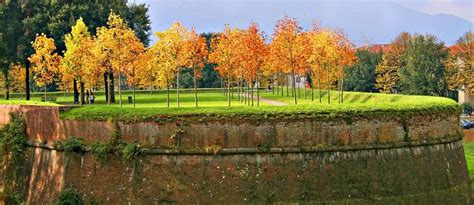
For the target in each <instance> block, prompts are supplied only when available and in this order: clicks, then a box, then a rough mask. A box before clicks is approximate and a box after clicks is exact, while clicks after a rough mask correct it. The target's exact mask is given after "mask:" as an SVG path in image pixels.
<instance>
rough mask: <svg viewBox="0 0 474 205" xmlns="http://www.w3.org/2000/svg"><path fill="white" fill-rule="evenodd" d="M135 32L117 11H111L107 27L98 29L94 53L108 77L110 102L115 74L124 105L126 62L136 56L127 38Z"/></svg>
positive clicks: (120, 101)
mask: <svg viewBox="0 0 474 205" xmlns="http://www.w3.org/2000/svg"><path fill="white" fill-rule="evenodd" d="M134 35H135V33H134V31H133V30H132V29H130V28H129V27H128V26H127V24H126V22H125V21H124V20H123V19H122V18H121V17H120V16H118V15H116V14H115V13H113V12H111V13H110V15H109V19H108V21H107V27H100V28H98V29H97V38H96V43H95V46H94V48H93V55H94V57H95V58H96V60H97V62H98V65H99V66H101V67H103V68H105V70H106V72H107V74H108V79H107V88H108V89H106V90H108V93H107V94H108V98H107V99H108V104H109V105H110V104H111V102H112V93H113V84H112V81H113V78H114V76H113V75H114V74H115V73H116V74H117V77H118V91H119V103H120V106H122V75H123V74H124V71H125V69H126V67H125V66H126V64H127V63H128V62H129V61H130V58H133V57H131V56H134V55H135V54H134V52H135V51H134V50H133V49H130V48H131V47H129V46H128V45H127V43H128V42H129V41H128V40H127V38H130V36H134Z"/></svg>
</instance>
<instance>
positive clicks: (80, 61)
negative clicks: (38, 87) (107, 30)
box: [61, 18, 92, 105]
mask: <svg viewBox="0 0 474 205" xmlns="http://www.w3.org/2000/svg"><path fill="white" fill-rule="evenodd" d="M90 41H92V38H91V36H90V33H89V31H88V30H87V26H86V24H85V23H84V21H83V20H82V18H79V19H78V20H77V23H76V25H75V26H73V27H72V29H71V32H70V33H68V34H66V36H65V37H64V42H65V45H66V49H67V50H66V52H64V58H63V61H62V66H61V68H62V69H61V76H62V80H63V81H65V82H71V80H72V81H73V83H74V84H75V85H76V82H79V84H80V87H81V98H80V103H81V105H83V104H84V103H85V102H84V101H85V100H84V96H85V95H84V83H85V80H84V75H85V74H87V73H90V70H86V68H85V67H86V64H87V62H88V61H90V60H91V57H92V53H91V50H90V48H91V45H92V44H91V43H90ZM89 80H90V79H89ZM74 88H76V87H75V86H74ZM76 93H77V89H74V96H75V97H76V96H77V94H76ZM74 101H75V102H76V99H74Z"/></svg>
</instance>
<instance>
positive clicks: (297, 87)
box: [295, 77, 301, 98]
mask: <svg viewBox="0 0 474 205" xmlns="http://www.w3.org/2000/svg"><path fill="white" fill-rule="evenodd" d="M295 79H296V77H295ZM298 79H299V80H300V82H299V83H298V81H296V82H295V83H297V84H296V88H295V89H296V90H297V91H298V98H301V87H300V86H301V77H298ZM295 93H296V91H295Z"/></svg>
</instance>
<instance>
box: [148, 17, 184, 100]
mask: <svg viewBox="0 0 474 205" xmlns="http://www.w3.org/2000/svg"><path fill="white" fill-rule="evenodd" d="M155 35H156V37H157V38H158V39H157V41H156V42H155V44H154V45H153V46H152V50H153V52H154V53H155V55H156V57H157V63H158V64H159V65H158V66H157V69H158V72H156V74H157V75H158V81H159V82H161V83H160V84H162V85H163V83H165V85H166V87H167V96H168V97H167V105H168V107H169V95H170V94H169V87H170V84H171V82H172V81H173V78H175V77H176V79H179V73H180V71H181V69H182V68H183V67H184V64H185V62H186V60H185V57H184V52H183V47H184V41H185V38H186V35H187V30H186V28H185V27H184V26H183V25H182V24H181V23H180V22H175V23H173V25H171V27H170V28H169V29H167V30H165V31H162V32H156V33H155ZM176 95H177V96H176V103H177V107H179V81H178V80H176Z"/></svg>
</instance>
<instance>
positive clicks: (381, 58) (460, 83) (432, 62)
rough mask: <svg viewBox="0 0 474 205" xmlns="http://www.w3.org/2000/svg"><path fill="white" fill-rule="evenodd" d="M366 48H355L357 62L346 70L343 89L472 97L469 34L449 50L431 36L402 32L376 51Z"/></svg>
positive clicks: (473, 41) (473, 45) (473, 48)
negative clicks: (456, 93) (458, 93)
mask: <svg viewBox="0 0 474 205" xmlns="http://www.w3.org/2000/svg"><path fill="white" fill-rule="evenodd" d="M372 48H374V47H372ZM370 49H371V47H368V49H365V48H364V49H359V50H358V51H357V52H356V55H357V57H358V62H357V63H356V64H355V65H354V66H352V67H349V68H348V69H346V76H347V78H348V81H347V83H346V84H345V89H346V90H354V91H364V92H378V91H380V92H384V93H405V94H417V95H437V96H448V91H449V90H464V91H466V92H468V93H471V94H474V66H473V64H474V60H473V59H474V58H473V53H474V35H473V34H472V32H467V33H465V34H464V35H463V36H462V37H460V38H459V40H458V41H457V42H456V44H455V45H453V46H451V47H446V46H445V45H444V43H443V42H441V41H439V40H437V39H436V37H435V36H433V35H419V34H415V35H411V34H409V33H406V32H404V33H401V34H400V35H399V36H398V37H397V38H396V39H395V40H394V41H393V42H392V43H390V44H388V45H384V46H382V47H380V50H379V51H377V50H375V51H370Z"/></svg>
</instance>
